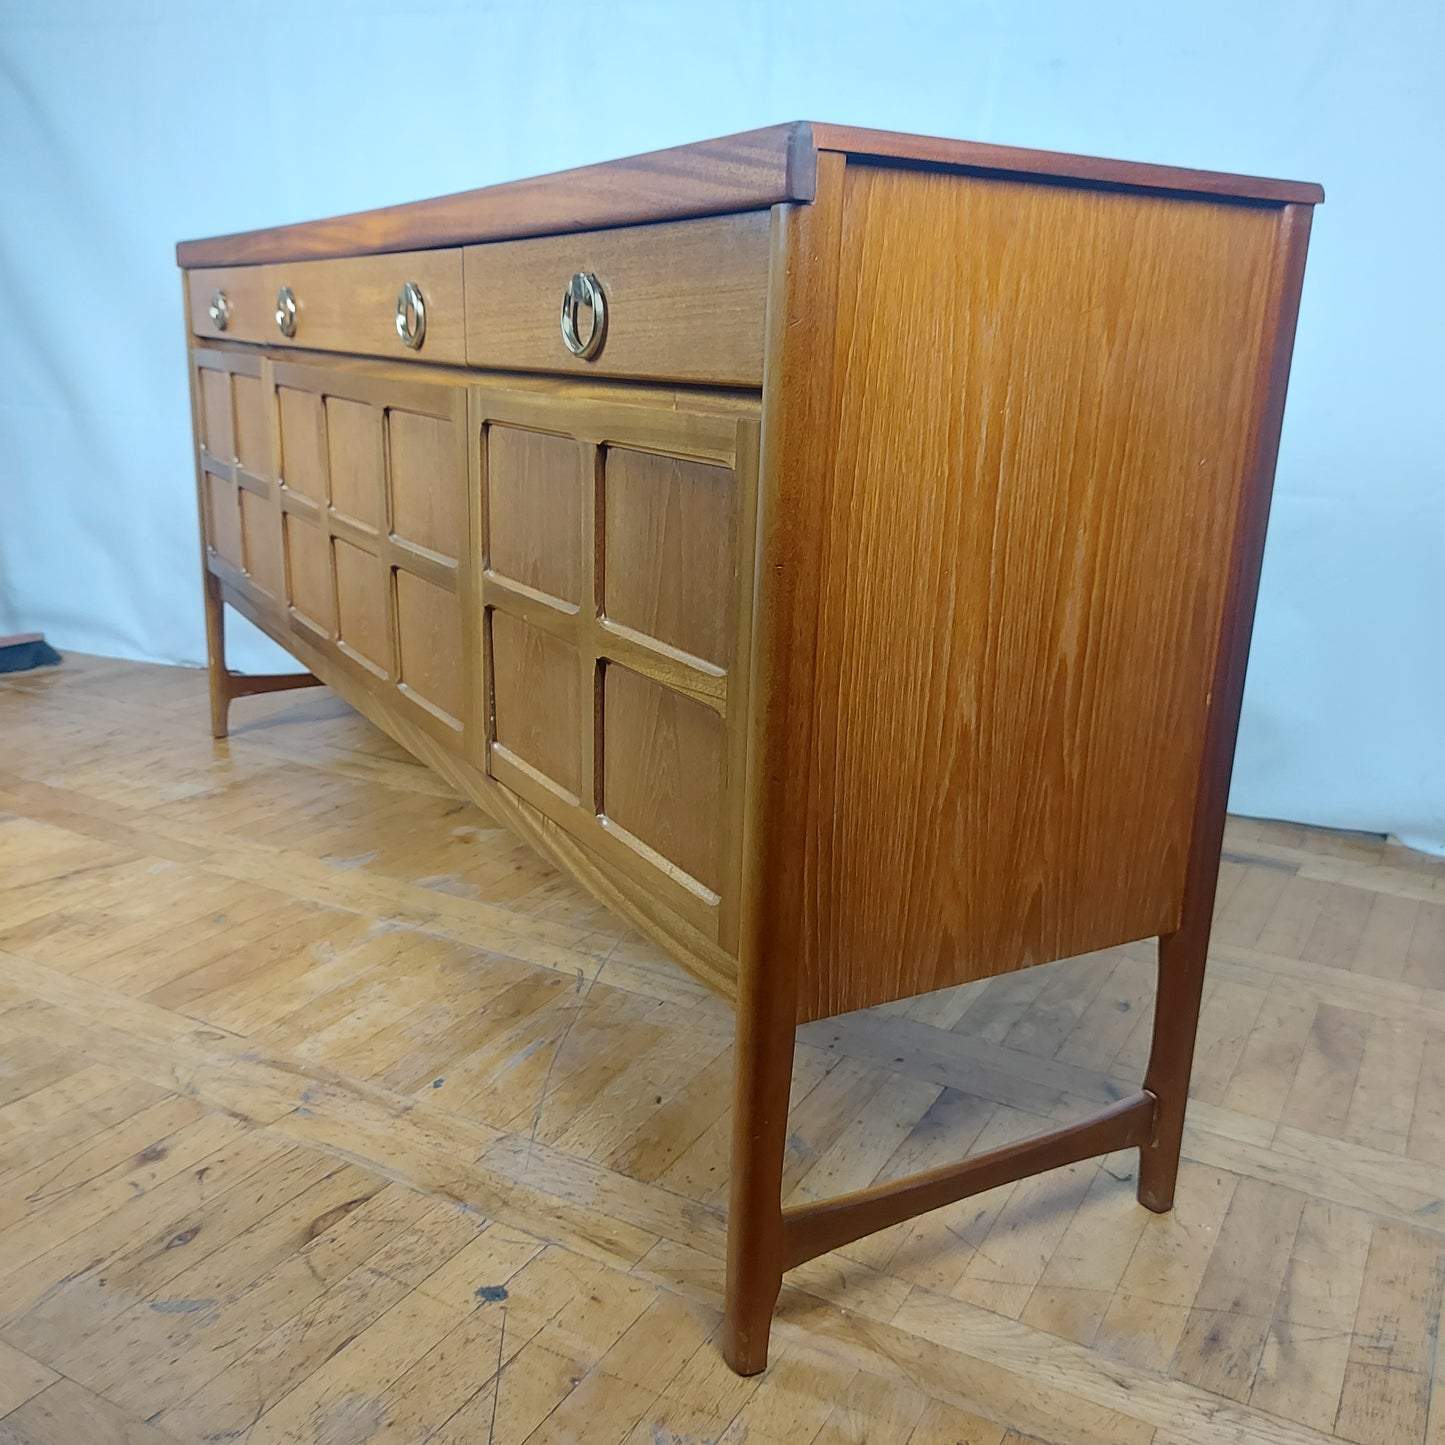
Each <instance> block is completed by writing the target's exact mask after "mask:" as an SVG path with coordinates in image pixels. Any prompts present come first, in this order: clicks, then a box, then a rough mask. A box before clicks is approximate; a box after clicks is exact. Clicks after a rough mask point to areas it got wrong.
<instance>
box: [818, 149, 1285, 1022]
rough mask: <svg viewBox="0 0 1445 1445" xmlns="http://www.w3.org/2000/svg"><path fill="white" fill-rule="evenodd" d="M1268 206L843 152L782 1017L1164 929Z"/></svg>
mask: <svg viewBox="0 0 1445 1445" xmlns="http://www.w3.org/2000/svg"><path fill="white" fill-rule="evenodd" d="M1281 215H1282V212H1281V209H1280V208H1278V207H1271V206H1261V205H1239V204H1229V203H1215V202H1209V201H1203V200H1197V199H1180V198H1166V197H1161V196H1151V195H1140V194H1128V193H1123V192H1117V191H1110V190H1107V189H1100V188H1086V187H1070V186H1062V185H1040V184H1036V183H1030V182H1027V181H1019V180H1013V179H993V178H981V177H973V176H967V175H961V174H957V173H948V172H941V171H927V170H921V169H913V170H905V169H895V168H889V167H884V166H876V165H869V164H850V165H849V166H848V168H847V172H846V177H845V192H844V207H843V229H842V246H841V254H840V264H839V275H840V281H839V298H838V308H837V316H838V330H837V357H836V362H835V368H834V384H833V398H832V423H833V427H834V428H835V435H834V438H833V448H834V462H833V466H832V469H831V481H830V487H829V490H828V493H827V495H826V496H825V497H823V498H821V499H820V503H819V505H820V508H821V514H822V527H823V544H822V548H823V551H822V565H821V581H820V586H819V589H818V592H819V601H818V617H817V625H816V642H815V649H816V655H815V657H814V659H813V673H814V676H815V679H816V683H815V688H814V693H813V699H812V717H811V727H810V736H811V740H812V741H811V750H810V751H811V757H810V762H809V767H810V777H809V787H808V794H809V805H808V808H807V829H808V841H807V845H806V847H805V848H804V849H803V851H802V854H801V877H800V879H799V882H798V885H797V887H798V890H799V897H800V899H801V900H806V901H807V903H808V904H809V905H810V906H808V907H807V908H806V915H805V916H806V924H805V925H804V926H802V927H800V930H799V931H800V939H799V957H800V979H799V1001H798V1015H799V1017H800V1018H813V1017H822V1016H828V1015H831V1014H836V1013H841V1012H844V1011H847V1010H849V1009H854V1008H859V1007H863V1006H867V1005H870V1004H874V1003H878V1002H881V1001H884V1000H886V999H890V998H898V997H905V996H909V995H913V994H917V993H923V992H927V991H929V990H932V989H937V988H942V987H946V986H949V985H952V984H957V983H961V982H966V981H968V980H971V979H977V978H983V977H987V976H990V975H993V974H997V973H1002V972H1005V971H1008V970H1011V969H1015V968H1021V967H1025V966H1028V965H1031V964H1036V963H1043V962H1047V961H1049V960H1051V959H1055V958H1063V957H1069V956H1071V955H1074V954H1079V953H1084V952H1088V951H1090V950H1092V949H1096V948H1102V947H1106V946H1109V945H1112V944H1116V943H1120V942H1124V941H1127V940H1130V939H1137V938H1144V937H1150V936H1153V935H1156V934H1164V933H1168V932H1170V931H1171V930H1173V929H1174V928H1176V927H1177V926H1178V924H1179V921H1180V910H1181V905H1182V898H1183V892H1184V881H1185V864H1186V859H1187V855H1188V851H1189V843H1190V836H1191V825H1192V818H1193V814H1194V806H1195V799H1196V794H1197V792H1198V788H1199V785H1200V778H1201V773H1202V768H1203V762H1204V758H1203V752H1204V743H1205V724H1206V718H1207V715H1208V712H1209V702H1210V688H1211V680H1212V678H1213V675H1214V669H1215V662H1216V656H1217V652H1218V647H1219V639H1220V635H1221V632H1222V630H1223V629H1224V626H1225V621H1226V619H1225V617H1224V615H1223V614H1224V606H1225V584H1226V579H1227V576H1228V573H1229V570H1230V558H1231V553H1232V550H1233V548H1234V546H1235V536H1234V523H1235V518H1236V516H1237V514H1238V511H1239V505H1238V502H1239V497H1240V495H1241V491H1242V489H1244V488H1245V487H1246V486H1248V485H1249V484H1250V481H1251V466H1250V452H1251V438H1252V436H1253V432H1254V429H1255V423H1256V420H1257V419H1256V418H1255V416H1254V412H1255V411H1256V410H1257V409H1258V407H1257V401H1256V396H1255V380H1256V377H1257V375H1258V373H1259V367H1260V364H1261V360H1260V359H1261V356H1262V353H1263V351H1264V349H1265V347H1266V343H1267V339H1268V337H1269V335H1270V334H1271V324H1272V316H1271V314H1270V313H1271V308H1272V307H1275V308H1277V297H1276V296H1275V295H1274V293H1273V291H1272V288H1271V277H1272V264H1273V258H1274V255H1275V251H1276V236H1277V232H1278V228H1279V226H1280V224H1281ZM1267 480H1268V479H1266V481H1267ZM797 916H798V917H800V918H802V917H804V913H803V912H802V911H800V912H799V914H798V915H797Z"/></svg>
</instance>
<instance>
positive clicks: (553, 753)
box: [489, 609, 582, 803]
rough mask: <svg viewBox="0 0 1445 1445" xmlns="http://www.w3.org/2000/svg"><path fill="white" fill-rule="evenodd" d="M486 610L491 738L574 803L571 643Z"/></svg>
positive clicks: (577, 722) (575, 714) (575, 719)
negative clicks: (491, 717)
mask: <svg viewBox="0 0 1445 1445" xmlns="http://www.w3.org/2000/svg"><path fill="white" fill-rule="evenodd" d="M489 615H490V625H491V634H492V708H493V713H494V718H495V722H494V727H495V738H496V742H497V744H498V745H499V746H501V747H503V748H505V749H506V750H507V751H508V752H509V753H511V754H512V755H513V756H515V757H518V758H520V759H521V760H522V761H523V762H524V763H526V764H527V765H528V766H529V767H531V768H533V769H535V770H536V771H537V772H538V773H540V774H541V775H542V776H543V777H544V778H545V779H547V780H548V781H549V782H551V783H552V784H553V785H554V786H555V787H557V788H559V789H561V790H562V791H563V792H565V793H566V794H568V795H569V798H570V801H571V802H573V803H575V802H577V800H578V798H579V796H580V794H581V791H582V760H581V756H580V748H581V737H582V732H581V716H582V714H581V701H580V698H579V696H578V694H579V691H580V684H581V676H582V673H581V664H580V661H579V659H578V656H577V649H576V648H575V647H572V646H570V645H569V644H568V643H565V642H563V641H562V640H561V639H560V638H556V637H552V636H550V635H549V634H547V633H545V632H542V631H540V630H539V629H537V628H535V627H530V626H528V625H527V623H525V622H522V621H520V620H519V619H518V618H515V617H511V616H509V615H508V614H507V613H505V612H499V611H496V610H495V609H494V610H493V611H492V612H491V613H490V614H489Z"/></svg>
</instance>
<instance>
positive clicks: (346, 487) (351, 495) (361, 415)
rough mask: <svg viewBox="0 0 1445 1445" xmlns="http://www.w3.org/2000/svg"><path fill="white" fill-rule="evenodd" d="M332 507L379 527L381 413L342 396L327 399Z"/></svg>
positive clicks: (380, 499)
mask: <svg viewBox="0 0 1445 1445" xmlns="http://www.w3.org/2000/svg"><path fill="white" fill-rule="evenodd" d="M326 450H327V458H328V460H329V462H330V464H331V505H332V506H333V507H335V508H336V510H337V511H338V512H344V513H345V514H346V515H347V516H348V517H351V518H352V519H353V520H355V521H358V522H361V523H362V524H363V525H365V526H367V527H373V528H379V527H380V526H381V525H382V515H383V514H382V493H381V412H380V411H379V410H378V409H377V408H376V407H373V406H367V405H366V404H365V403H364V402H359V401H347V400H346V398H345V397H340V396H328V397H327V398H326Z"/></svg>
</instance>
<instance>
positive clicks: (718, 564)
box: [603, 447, 737, 667]
mask: <svg viewBox="0 0 1445 1445" xmlns="http://www.w3.org/2000/svg"><path fill="white" fill-rule="evenodd" d="M603 477H604V488H605V492H604V501H603V514H604V517H605V528H604V533H605V540H604V551H603V577H604V583H603V590H604V611H605V613H606V615H607V616H608V617H609V618H611V619H612V621H614V622H620V623H621V624H622V625H623V626H625V627H631V628H633V629H634V630H635V631H638V632H642V633H646V634H647V636H649V637H655V638H657V639H658V640H659V641H660V642H666V643H669V644H670V645H671V646H673V647H677V648H681V649H682V651H683V652H688V653H691V654H692V655H693V656H694V657H701V658H704V659H705V660H706V661H708V662H712V663H716V664H717V665H718V666H719V667H726V666H727V665H728V663H729V662H730V661H731V658H732V646H731V641H732V637H731V628H732V625H733V623H734V622H735V620H736V619H735V609H734V607H733V570H734V566H735V562H734V558H735V547H736V531H737V521H736V517H737V478H736V476H735V475H734V473H733V472H732V471H731V470H729V469H728V468H727V467H718V466H711V465H709V464H707V463H705V462H694V461H686V460H683V459H682V458H679V457H664V456H657V455H654V454H653V453H651V452H639V451H631V450H629V449H627V448H626V447H609V448H608V449H607V452H606V458H605V463H604V472H603Z"/></svg>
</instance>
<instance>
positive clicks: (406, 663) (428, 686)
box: [396, 572, 466, 728]
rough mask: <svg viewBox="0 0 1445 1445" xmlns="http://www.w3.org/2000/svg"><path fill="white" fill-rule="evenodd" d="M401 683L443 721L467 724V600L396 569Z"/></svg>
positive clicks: (459, 724) (458, 726) (458, 725)
mask: <svg viewBox="0 0 1445 1445" xmlns="http://www.w3.org/2000/svg"><path fill="white" fill-rule="evenodd" d="M396 621H397V641H398V643H399V644H400V652H401V682H402V683H403V685H404V686H405V687H406V688H407V689H408V690H409V691H410V692H411V693H413V694H415V696H416V697H417V698H419V699H420V700H421V701H422V702H424V703H427V704H429V705H430V707H431V709H432V710H434V711H435V712H437V713H439V714H440V715H441V716H442V718H443V720H444V721H446V722H449V723H452V724H454V725H455V726H456V727H457V728H460V727H461V723H462V718H463V716H464V715H465V712H466V668H465V666H464V665H463V664H464V659H463V657H462V610H461V604H460V603H459V602H458V601H457V598H456V596H455V595H454V594H453V593H451V592H444V591H442V589H441V588H440V587H433V586H432V584H431V583H430V582H424V581H423V580H422V579H421V578H420V577H413V576H412V575H411V573H410V572H398V573H397V574H396Z"/></svg>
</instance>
